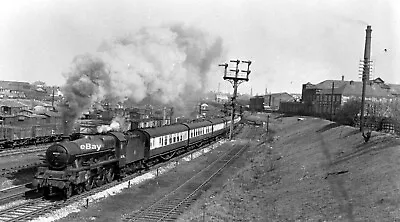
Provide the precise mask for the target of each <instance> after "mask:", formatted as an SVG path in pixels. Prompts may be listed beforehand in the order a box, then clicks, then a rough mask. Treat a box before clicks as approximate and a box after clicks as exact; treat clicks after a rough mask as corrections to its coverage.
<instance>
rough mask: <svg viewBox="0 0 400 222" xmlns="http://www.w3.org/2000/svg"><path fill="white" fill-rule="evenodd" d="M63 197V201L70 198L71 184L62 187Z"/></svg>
mask: <svg viewBox="0 0 400 222" xmlns="http://www.w3.org/2000/svg"><path fill="white" fill-rule="evenodd" d="M63 191H64V197H65V199H68V198H70V197H71V196H72V191H73V187H72V184H68V185H66V186H65V187H64V190H63Z"/></svg>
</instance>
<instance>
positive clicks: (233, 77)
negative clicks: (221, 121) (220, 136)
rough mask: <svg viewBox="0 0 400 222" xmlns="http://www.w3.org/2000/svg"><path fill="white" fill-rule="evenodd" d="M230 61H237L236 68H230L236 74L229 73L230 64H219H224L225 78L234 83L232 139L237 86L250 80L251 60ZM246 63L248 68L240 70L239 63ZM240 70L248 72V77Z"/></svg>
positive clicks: (230, 138)
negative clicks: (240, 74)
mask: <svg viewBox="0 0 400 222" xmlns="http://www.w3.org/2000/svg"><path fill="white" fill-rule="evenodd" d="M229 62H231V63H236V67H235V69H230V70H229V71H231V72H234V75H228V71H227V70H228V64H227V63H224V64H219V65H218V66H223V67H224V68H225V70H224V78H223V79H224V80H227V81H229V82H230V83H232V85H233V95H232V100H231V102H232V112H231V124H230V130H229V140H232V137H233V136H232V134H233V123H234V119H235V102H236V96H237V88H238V86H239V84H240V83H242V82H245V81H246V82H247V81H249V75H250V73H251V71H250V65H251V61H250V60H249V61H240V60H239V59H237V60H230V61H229ZM240 62H242V63H245V64H247V70H239V63H240ZM239 71H241V72H245V73H246V77H241V76H239V75H238V74H239Z"/></svg>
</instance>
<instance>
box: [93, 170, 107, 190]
mask: <svg viewBox="0 0 400 222" xmlns="http://www.w3.org/2000/svg"><path fill="white" fill-rule="evenodd" d="M104 177H105V175H104V172H103V173H101V174H99V175H98V176H97V177H96V178H95V179H94V183H95V184H96V186H98V187H100V186H102V185H103V184H104V183H105V178H104Z"/></svg>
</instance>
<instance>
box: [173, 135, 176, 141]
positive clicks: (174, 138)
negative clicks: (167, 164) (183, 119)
mask: <svg viewBox="0 0 400 222" xmlns="http://www.w3.org/2000/svg"><path fill="white" fill-rule="evenodd" d="M173 141H174V143H175V142H176V136H175V135H174V140H173Z"/></svg>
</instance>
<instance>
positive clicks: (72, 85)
mask: <svg viewBox="0 0 400 222" xmlns="http://www.w3.org/2000/svg"><path fill="white" fill-rule="evenodd" d="M222 51H223V50H222V39H221V38H212V37H211V36H209V35H208V34H207V33H205V32H203V31H201V30H198V29H196V28H192V27H186V26H183V25H180V24H176V25H170V26H161V27H150V28H142V29H141V30H139V31H138V32H137V33H135V34H133V35H128V36H124V37H119V38H116V39H115V40H113V41H105V42H103V43H102V44H101V45H100V47H99V50H98V52H97V53H96V55H89V54H86V55H80V56H77V57H76V58H75V59H74V61H73V65H72V69H71V71H70V72H69V73H67V74H66V75H65V76H66V78H67V83H66V85H65V87H64V95H65V97H66V101H67V104H66V108H65V109H64V112H63V116H64V118H65V120H66V121H67V123H69V122H71V123H72V122H74V121H75V120H76V119H77V118H78V117H79V115H81V113H82V112H83V111H85V110H87V109H88V108H89V107H90V106H91V105H92V104H93V102H94V101H96V100H99V99H105V98H109V99H110V98H111V100H112V101H113V102H119V101H125V100H127V99H129V100H131V101H133V102H136V103H139V102H141V101H143V100H146V101H151V103H153V104H155V105H159V104H164V105H169V106H170V105H172V106H174V107H175V109H174V110H175V113H177V114H185V113H188V110H186V109H187V108H189V109H191V108H192V107H191V105H188V104H190V103H193V102H194V101H196V100H197V99H198V98H199V97H200V96H201V94H202V93H203V92H204V90H205V89H206V83H207V74H208V72H209V70H210V67H211V66H213V65H216V62H217V61H218V60H219V58H220V56H221V54H222ZM68 129H70V128H68Z"/></svg>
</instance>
